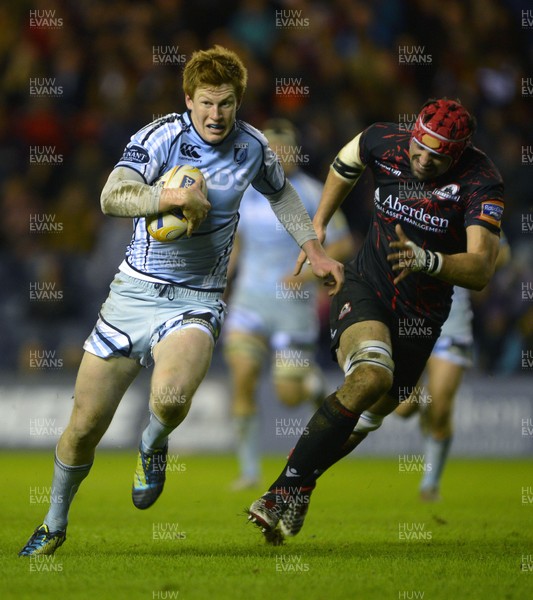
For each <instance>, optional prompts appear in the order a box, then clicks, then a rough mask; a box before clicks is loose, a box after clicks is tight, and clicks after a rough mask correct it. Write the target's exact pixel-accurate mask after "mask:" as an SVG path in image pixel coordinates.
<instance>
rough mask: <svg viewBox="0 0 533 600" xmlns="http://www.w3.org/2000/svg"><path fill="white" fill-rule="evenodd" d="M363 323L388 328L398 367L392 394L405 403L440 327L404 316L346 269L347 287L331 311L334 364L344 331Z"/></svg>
mask: <svg viewBox="0 0 533 600" xmlns="http://www.w3.org/2000/svg"><path fill="white" fill-rule="evenodd" d="M363 321H380V322H381V323H384V324H385V325H386V326H387V327H388V329H389V332H390V336H391V342H392V359H393V360H394V365H395V367H394V379H393V383H392V388H391V390H390V392H389V393H390V394H391V395H392V396H393V397H395V398H397V399H398V400H399V401H402V400H406V399H407V397H408V396H409V394H410V393H411V392H413V391H414V388H415V387H416V385H417V382H418V380H419V378H420V376H421V375H422V372H423V371H424V367H425V365H426V362H427V360H428V358H429V356H430V354H431V351H432V350H433V346H434V345H435V342H436V341H437V339H438V338H439V335H440V330H441V324H440V323H437V322H435V321H430V320H428V319H427V318H423V317H422V316H420V315H418V316H417V315H410V316H405V315H402V314H399V313H397V312H395V311H393V310H392V309H389V308H387V306H386V305H385V304H384V302H383V301H382V300H381V299H380V298H379V296H378V295H377V293H376V291H375V290H374V288H373V287H372V286H371V285H370V284H369V283H368V282H367V281H365V280H364V279H363V278H362V277H360V276H359V275H358V274H357V273H354V272H353V271H352V270H350V269H346V279H345V282H344V285H343V287H342V289H341V291H340V292H339V293H338V294H337V295H336V296H334V297H333V301H332V303H331V308H330V333H331V355H332V358H333V360H334V361H335V362H337V352H336V351H337V348H338V346H339V341H340V338H341V335H342V334H343V332H344V331H346V329H348V327H350V325H353V324H354V323H361V322H363ZM340 366H341V368H342V367H343V365H340Z"/></svg>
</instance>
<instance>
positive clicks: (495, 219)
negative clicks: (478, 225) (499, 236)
mask: <svg viewBox="0 0 533 600" xmlns="http://www.w3.org/2000/svg"><path fill="white" fill-rule="evenodd" d="M502 216H503V202H500V201H499V200H488V201H487V202H482V203H481V214H480V215H479V218H480V219H481V220H482V221H487V223H490V224H491V225H495V226H496V227H499V226H500V222H501V220H502Z"/></svg>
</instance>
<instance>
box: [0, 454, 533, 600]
mask: <svg viewBox="0 0 533 600" xmlns="http://www.w3.org/2000/svg"><path fill="white" fill-rule="evenodd" d="M1 456H2V462H3V465H4V467H3V475H4V482H5V483H6V485H4V486H3V487H2V490H1V492H0V498H1V510H2V517H3V518H2V539H1V553H2V557H3V560H2V562H3V568H2V574H1V577H0V597H1V598H2V599H4V600H6V599H15V600H23V599H25V598H31V599H35V598H38V599H47V598H54V599H57V598H59V599H61V600H71V599H75V600H78V599H80V600H81V599H88V600H89V599H90V600H100V599H104V600H106V599H110V600H111V599H113V600H115V599H116V600H121V599H127V600H155V599H157V600H166V599H170V598H175V599H178V600H208V599H209V600H211V599H217V600H219V599H221V600H224V599H231V600H241V599H242V600H255V599H258V600H262V599H269V600H278V599H279V600H298V599H302V600H304V599H305V600H336V599H339V600H359V599H360V600H367V599H368V600H373V599H376V600H385V599H389V598H390V599H391V600H392V599H395V600H397V599H402V598H405V599H410V600H411V599H413V598H420V599H423V600H434V599H439V600H440V599H442V600H448V599H450V600H451V599H454V600H455V599H457V600H476V599H478V598H479V599H491V600H499V599H515V598H516V599H520V600H522V599H526V598H533V495H532V494H533V492H532V490H533V486H532V484H533V469H532V468H531V462H528V461H525V460H523V461H503V460H484V461H483V460H460V459H454V458H452V459H451V461H450V463H449V465H448V469H447V472H446V475H445V479H444V484H443V497H444V499H443V501H442V502H440V503H438V504H422V503H420V502H419V500H418V497H417V485H418V481H419V477H420V474H419V473H406V472H400V470H399V468H398V461H397V460H396V461H395V460H394V459H372V458H366V457H365V458H357V457H356V458H353V459H346V460H344V461H343V462H341V463H339V464H338V465H336V466H335V467H333V469H331V470H330V471H329V472H328V473H326V474H325V475H324V476H323V478H322V480H321V481H320V484H319V487H318V488H317V491H316V492H315V495H314V497H313V501H312V503H311V508H310V511H309V515H308V518H307V521H306V524H305V527H304V528H303V530H302V532H301V533H300V535H299V536H297V537H295V538H292V539H290V540H288V542H287V543H286V544H285V545H284V546H282V547H277V548H276V547H269V546H267V545H266V544H265V543H264V542H263V540H262V537H261V535H260V534H259V531H258V530H257V529H256V528H255V527H254V526H253V525H251V524H248V523H247V521H246V516H245V514H244V509H245V508H246V507H247V506H248V505H249V504H250V503H251V502H252V501H253V500H254V499H255V498H256V497H257V496H258V495H260V493H262V491H263V490H259V491H258V492H257V493H256V492H250V491H245V492H238V493H235V492H230V491H228V486H229V483H230V482H231V480H232V478H233V477H234V476H235V474H236V462H235V459H234V458H232V457H229V456H182V455H180V456H179V459H178V457H173V461H172V462H170V463H169V464H170V465H171V467H170V468H171V470H170V472H169V473H168V476H167V484H166V488H165V491H164V493H163V495H162V496H161V498H160V499H159V500H158V501H157V503H156V504H155V505H154V506H153V507H151V508H150V509H148V510H146V511H138V510H137V509H135V508H134V507H133V505H132V503H131V499H130V486H131V480H132V475H133V469H134V466H135V460H136V456H135V452H134V451H131V452H116V453H113V452H103V451H102V452H99V453H98V454H97V459H96V462H95V465H94V468H93V470H92V472H91V474H90V476H89V478H88V479H87V480H86V481H85V482H84V483H83V485H82V487H81V489H80V491H79V492H78V496H77V498H76V501H75V502H74V504H73V508H72V510H71V514H70V525H69V529H68V532H67V534H68V537H67V541H66V543H65V544H64V545H63V546H62V547H61V548H60V549H59V550H58V551H57V553H56V554H55V555H54V556H53V557H52V558H46V559H45V558H41V559H29V558H19V557H17V552H18V550H19V549H20V547H21V546H22V545H23V543H24V542H25V541H26V539H27V538H28V537H29V535H30V534H31V532H32V530H33V528H34V527H35V526H36V525H38V524H39V523H40V522H41V520H42V517H43V516H44V514H45V511H46V506H45V505H44V504H43V502H44V498H45V496H46V494H47V492H48V486H49V485H50V478H51V473H52V453H51V452H46V453H39V452H36V453H23V452H9V453H8V452H3V453H2V454H1ZM178 460H179V462H178ZM283 464H284V459H283V458H282V457H281V456H280V457H270V458H268V459H265V461H264V470H265V482H269V481H270V480H271V479H273V478H274V476H275V475H277V473H278V471H279V470H280V469H281V467H282V466H283Z"/></svg>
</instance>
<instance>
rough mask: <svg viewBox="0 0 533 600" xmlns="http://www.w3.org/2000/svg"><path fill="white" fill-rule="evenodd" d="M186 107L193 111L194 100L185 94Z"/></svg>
mask: <svg viewBox="0 0 533 600" xmlns="http://www.w3.org/2000/svg"><path fill="white" fill-rule="evenodd" d="M185 106H186V107H187V108H188V109H189V110H192V107H193V101H192V98H191V97H190V96H189V95H188V94H185Z"/></svg>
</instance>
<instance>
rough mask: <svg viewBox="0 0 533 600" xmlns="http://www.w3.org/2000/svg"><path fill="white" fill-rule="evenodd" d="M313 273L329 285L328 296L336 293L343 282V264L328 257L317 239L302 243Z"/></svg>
mask: <svg viewBox="0 0 533 600" xmlns="http://www.w3.org/2000/svg"><path fill="white" fill-rule="evenodd" d="M303 248H304V250H305V253H306V254H307V259H308V260H309V263H310V265H311V270H312V271H313V273H314V274H315V275H316V276H317V277H320V279H323V280H324V285H325V286H328V287H331V290H329V291H328V295H329V296H334V295H335V294H337V293H338V292H339V291H340V289H341V287H342V284H343V283H344V265H343V264H342V263H340V262H338V261H336V260H333V259H332V258H330V257H329V256H328V255H327V254H326V252H325V250H324V248H322V245H321V244H320V243H319V242H318V240H309V241H307V242H305V244H304V245H303Z"/></svg>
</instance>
